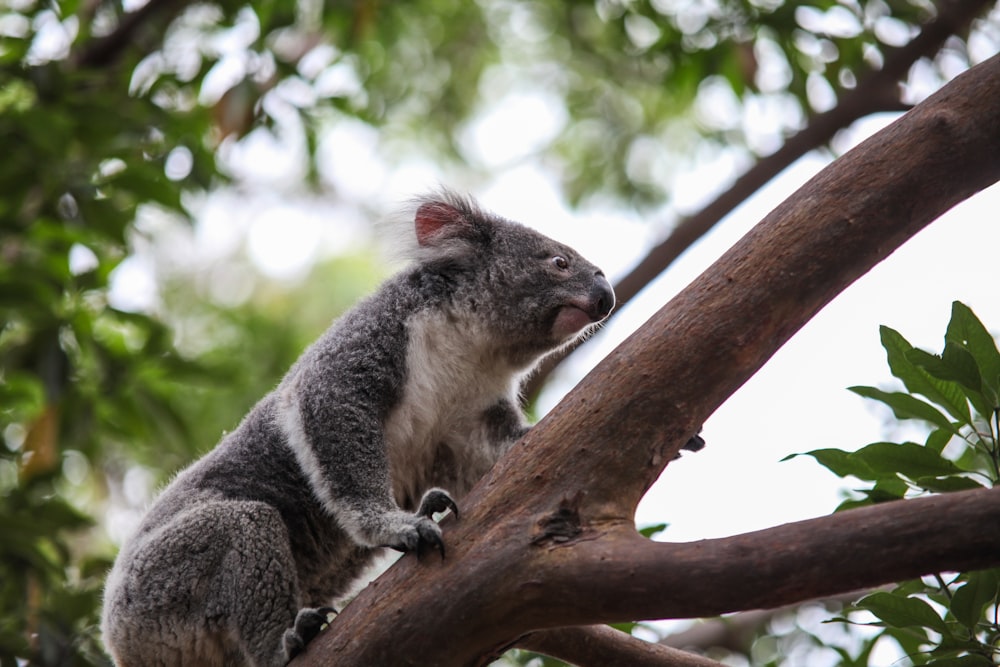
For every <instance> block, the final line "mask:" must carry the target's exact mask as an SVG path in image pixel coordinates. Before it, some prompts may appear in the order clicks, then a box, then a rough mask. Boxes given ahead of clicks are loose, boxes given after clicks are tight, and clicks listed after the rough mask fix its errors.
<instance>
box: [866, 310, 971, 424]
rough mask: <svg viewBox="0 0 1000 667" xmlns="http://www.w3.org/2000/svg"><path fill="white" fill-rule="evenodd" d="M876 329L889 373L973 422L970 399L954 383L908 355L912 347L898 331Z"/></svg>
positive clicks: (943, 406)
mask: <svg viewBox="0 0 1000 667" xmlns="http://www.w3.org/2000/svg"><path fill="white" fill-rule="evenodd" d="M879 331H880V334H881V338H882V347H884V348H885V352H886V359H887V360H888V362H889V370H890V371H891V372H892V374H893V375H894V376H896V377H897V378H899V379H900V380H902V381H903V384H904V385H905V386H906V388H907V389H908V390H909V391H910V392H911V393H914V394H921V395H922V396H925V397H927V398H929V399H930V400H931V401H932V402H934V403H936V404H937V405H939V406H941V407H942V408H944V409H945V410H947V411H948V414H950V415H951V416H953V417H954V418H955V419H957V420H958V421H960V422H961V423H963V424H968V425H969V426H972V416H971V415H970V413H969V403H968V401H967V400H966V398H965V394H963V393H962V391H961V390H960V389H959V388H958V386H957V385H956V383H954V382H946V381H944V380H939V379H937V378H935V377H933V376H931V375H930V374H929V373H928V372H927V371H925V370H924V369H922V368H920V367H919V366H917V365H915V364H914V363H913V362H912V361H910V359H909V358H908V356H907V355H908V354H909V353H910V351H911V350H913V349H914V347H913V346H912V345H910V344H909V343H908V342H907V340H906V339H905V338H903V336H902V335H901V334H900V333H899V332H898V331H895V330H893V329H890V328H889V327H887V326H882V327H880V329H879Z"/></svg>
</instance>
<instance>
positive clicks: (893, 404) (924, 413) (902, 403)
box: [848, 387, 958, 435]
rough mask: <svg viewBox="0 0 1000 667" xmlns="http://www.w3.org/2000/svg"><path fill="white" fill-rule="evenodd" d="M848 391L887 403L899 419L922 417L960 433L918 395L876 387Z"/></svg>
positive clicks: (855, 388)
mask: <svg viewBox="0 0 1000 667" xmlns="http://www.w3.org/2000/svg"><path fill="white" fill-rule="evenodd" d="M848 391H853V392H854V393H855V394H857V395H858V396H862V397H864V398H870V399H873V400H876V401H880V402H882V403H884V404H886V405H887V406H889V408H891V409H892V413H893V414H894V415H896V418H897V419H922V420H924V421H926V422H930V423H931V424H934V425H935V426H938V427H940V428H942V429H948V430H949V431H951V432H952V433H954V434H956V435H958V429H957V428H955V426H954V425H953V424H952V422H951V420H949V419H948V418H947V417H945V416H944V415H943V414H941V412H940V411H939V410H937V409H936V408H935V407H934V406H932V405H930V404H929V403H925V402H924V401H922V400H920V399H919V398H917V397H916V396H911V395H910V394H904V393H902V392H888V391H882V390H881V389H876V388H875V387H848Z"/></svg>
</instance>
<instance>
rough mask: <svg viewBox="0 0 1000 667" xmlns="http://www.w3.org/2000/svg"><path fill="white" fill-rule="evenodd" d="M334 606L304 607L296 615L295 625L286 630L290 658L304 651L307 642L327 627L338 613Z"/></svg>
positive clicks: (286, 649) (287, 650)
mask: <svg viewBox="0 0 1000 667" xmlns="http://www.w3.org/2000/svg"><path fill="white" fill-rule="evenodd" d="M336 613H337V610H336V609H334V608H333V607H318V608H312V607H304V608H302V609H299V613H298V614H297V615H296V616H295V625H294V626H293V627H292V628H291V629H289V630H286V631H285V652H286V653H287V655H288V657H289V658H294V657H295V656H296V655H298V654H299V653H301V652H302V649H304V648H305V647H306V644H308V643H309V642H311V641H312V640H313V639H315V638H316V635H318V634H319V633H320V632H322V631H323V630H325V629H326V627H327V626H328V625H329V624H330V621H332V620H333V616H334V615H336Z"/></svg>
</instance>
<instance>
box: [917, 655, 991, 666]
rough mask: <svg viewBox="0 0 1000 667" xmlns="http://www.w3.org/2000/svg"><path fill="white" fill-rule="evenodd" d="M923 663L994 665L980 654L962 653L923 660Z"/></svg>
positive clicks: (937, 664)
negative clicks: (949, 656) (927, 660)
mask: <svg viewBox="0 0 1000 667" xmlns="http://www.w3.org/2000/svg"><path fill="white" fill-rule="evenodd" d="M924 664H925V665H928V666H931V665H933V667H994V663H993V661H992V660H990V659H989V658H987V657H985V656H981V655H974V654H973V655H963V656H959V657H957V658H942V659H940V660H931V661H930V662H925V663H924Z"/></svg>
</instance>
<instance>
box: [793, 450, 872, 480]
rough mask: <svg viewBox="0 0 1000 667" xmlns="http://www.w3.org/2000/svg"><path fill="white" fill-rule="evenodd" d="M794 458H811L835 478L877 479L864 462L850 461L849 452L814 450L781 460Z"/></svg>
mask: <svg viewBox="0 0 1000 667" xmlns="http://www.w3.org/2000/svg"><path fill="white" fill-rule="evenodd" d="M796 456H811V457H813V458H814V459H816V461H817V462H818V463H819V464H820V465H821V466H823V467H825V468H827V469H828V470H830V472H832V473H833V474H834V475H836V476H837V477H847V476H848V475H854V476H855V477H857V478H859V479H867V480H875V479H878V475H877V474H875V472H874V471H872V469H871V468H870V467H868V465H867V464H865V462H864V461H860V460H857V459H852V458H851V452H845V451H843V450H842V449H833V448H830V449H814V450H812V451H811V452H802V453H801V454H789V455H788V456H786V457H785V458H783V459H781V460H782V461H788V460H790V459H793V458H795V457H796Z"/></svg>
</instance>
